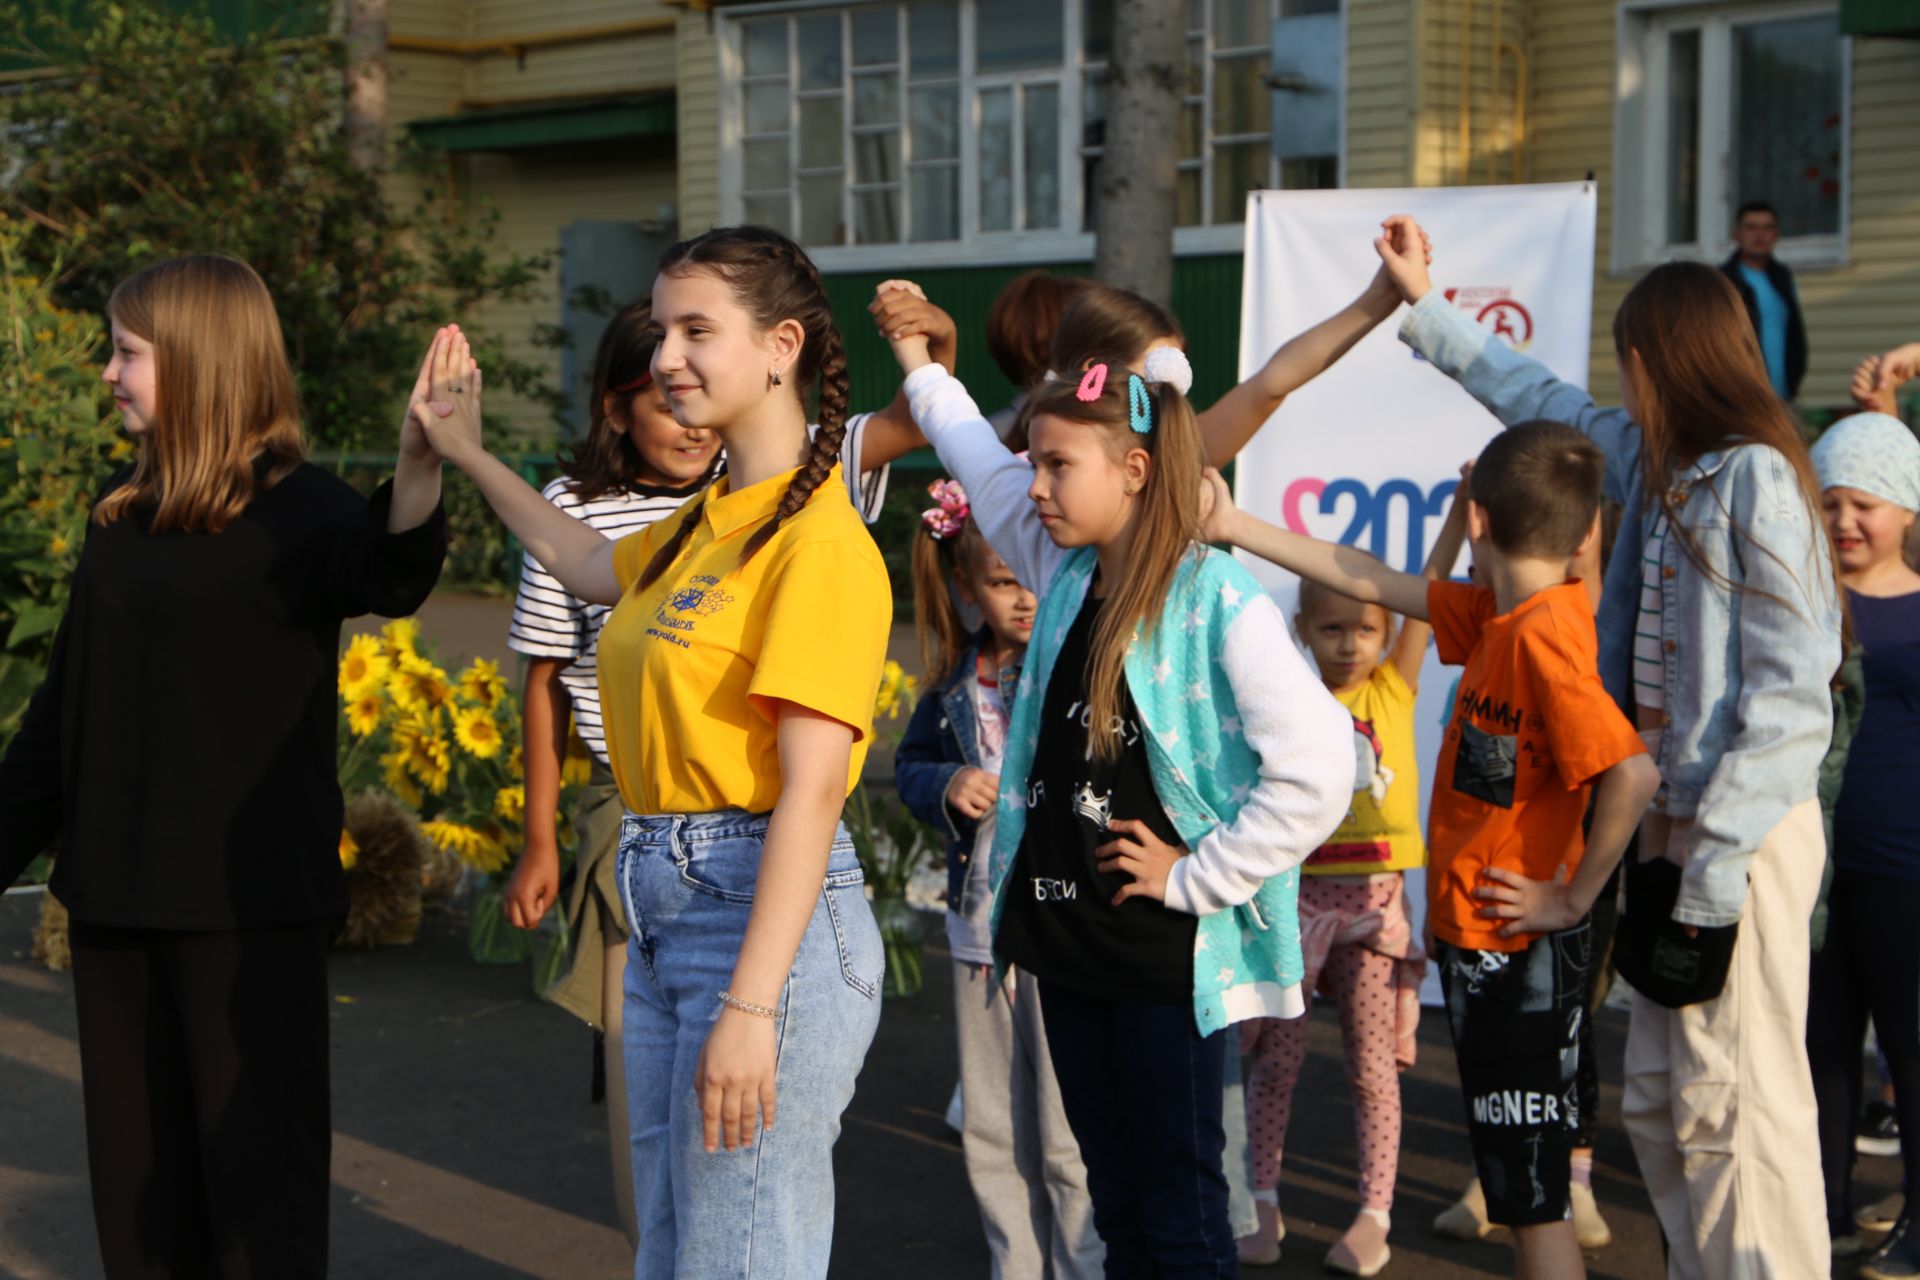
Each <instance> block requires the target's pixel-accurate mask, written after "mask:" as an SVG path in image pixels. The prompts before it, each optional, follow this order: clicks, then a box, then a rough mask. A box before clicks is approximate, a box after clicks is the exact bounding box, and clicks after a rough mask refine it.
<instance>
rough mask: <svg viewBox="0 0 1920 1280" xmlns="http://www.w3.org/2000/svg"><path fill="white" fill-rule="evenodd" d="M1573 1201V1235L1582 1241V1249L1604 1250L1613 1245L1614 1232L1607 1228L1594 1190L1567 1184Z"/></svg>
mask: <svg viewBox="0 0 1920 1280" xmlns="http://www.w3.org/2000/svg"><path fill="white" fill-rule="evenodd" d="M1567 1190H1568V1191H1569V1192H1571V1193H1572V1200H1573V1234H1574V1236H1575V1237H1576V1238H1578V1239H1579V1241H1580V1247H1581V1248H1582V1249H1604V1248H1606V1247H1607V1246H1608V1245H1610V1244H1612V1243H1613V1232H1612V1231H1611V1230H1610V1229H1608V1227H1607V1220H1606V1219H1605V1218H1603V1217H1601V1216H1600V1205H1599V1202H1598V1201H1596V1200H1595V1199H1594V1198H1593V1188H1592V1187H1589V1186H1583V1185H1582V1184H1580V1183H1578V1182H1572V1183H1568V1184H1567Z"/></svg>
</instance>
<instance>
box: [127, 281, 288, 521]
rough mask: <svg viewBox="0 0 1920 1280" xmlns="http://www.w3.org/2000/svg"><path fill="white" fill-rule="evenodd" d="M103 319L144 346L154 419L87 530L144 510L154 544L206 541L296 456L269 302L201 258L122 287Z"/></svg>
mask: <svg viewBox="0 0 1920 1280" xmlns="http://www.w3.org/2000/svg"><path fill="white" fill-rule="evenodd" d="M107 314H108V315H109V316H110V317H112V318H113V320H114V321H115V322H117V323H118V324H119V325H120V326H121V327H122V328H124V329H126V330H128V331H130V332H132V333H135V334H138V335H139V336H140V337H142V338H144V339H146V340H147V341H148V342H151V343H152V344H153V361H154V370H153V372H154V378H153V390H154V410H153V421H152V423H151V424H150V425H149V426H148V429H147V431H146V433H145V434H144V435H142V436H141V437H139V440H138V449H139V455H138V457H137V459H136V460H135V462H134V466H133V476H132V478H131V479H129V480H128V481H127V483H126V484H124V485H122V486H120V487H119V488H117V489H115V490H114V491H113V492H112V493H109V494H108V495H107V496H106V497H105V498H103V499H101V500H100V504H99V505H98V506H96V507H95V508H94V510H93V520H94V523H96V524H103V525H104V524H109V523H111V522H112V521H114V520H117V519H119V518H120V517H121V516H123V515H125V514H126V513H127V512H128V511H130V510H133V509H134V508H136V507H152V508H153V509H154V514H153V524H152V529H153V532H155V533H170V532H175V531H178V532H183V533H218V532H219V531H220V530H222V529H224V528H226V527H227V526H228V525H229V524H231V523H232V522H233V521H234V520H236V519H238V518H239V516H240V513H241V512H243V511H245V510H246V509H247V505H248V504H249V503H251V502H252V501H253V499H254V496H255V495H256V494H257V493H259V492H261V491H263V490H266V489H271V488H272V487H273V486H274V485H276V484H278V483H280V481H282V480H284V479H286V477H287V476H288V475H289V474H291V473H292V471H293V469H294V468H295V467H297V466H298V465H300V459H301V458H302V457H304V456H305V453H306V449H305V445H304V443H303V442H302V439H301V432H300V403H299V395H298V393H297V392H296V391H295V390H294V385H293V370H292V368H291V367H289V365H288V364H287V347H286V342H285V340H284V339H283V338H282V337H281V336H280V317H279V316H278V315H276V314H275V312H274V309H273V297H272V295H270V294H269V293H268V292H267V286H266V285H265V283H263V282H262V281H261V279H260V277H259V276H258V275H257V274H255V273H254V270H253V268H252V267H249V266H248V265H247V264H246V263H244V262H241V261H239V260H238V259H236V258H227V257H222V256H219V255H216V254H207V253H202V254H194V255H192V256H190V257H185V258H169V259H168V260H166V261H165V262H156V263H154V264H153V265H152V266H150V267H146V268H144V269H142V270H140V271H137V272H135V273H134V274H133V275H131V276H128V277H127V278H126V279H125V280H122V281H121V282H120V284H119V286H118V287H117V288H115V289H114V291H113V296H112V297H110V298H109V299H107ZM263 460H264V462H265V464H266V469H265V472H264V473H263V474H261V475H258V476H256V474H255V464H256V463H258V462H261V461H263Z"/></svg>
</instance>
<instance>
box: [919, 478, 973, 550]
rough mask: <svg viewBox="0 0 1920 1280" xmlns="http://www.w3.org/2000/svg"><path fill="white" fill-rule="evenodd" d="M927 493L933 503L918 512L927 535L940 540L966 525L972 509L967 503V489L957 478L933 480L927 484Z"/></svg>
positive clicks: (937, 540) (957, 531) (951, 535)
mask: <svg viewBox="0 0 1920 1280" xmlns="http://www.w3.org/2000/svg"><path fill="white" fill-rule="evenodd" d="M927 493H928V495H929V496H930V497H932V498H933V500H934V503H935V505H934V506H932V507H929V508H927V509H926V510H925V511H922V512H921V513H920V523H921V524H923V525H925V526H926V528H927V536H928V537H930V538H932V539H933V540H934V541H935V542H941V541H944V540H946V539H947V538H951V537H953V536H954V535H955V534H957V533H959V532H960V531H961V530H962V529H964V528H966V527H967V518H968V517H969V516H971V515H972V514H973V511H972V508H970V507H969V506H968V505H967V491H966V490H965V489H962V488H961V487H960V482H959V481H958V480H935V481H934V482H933V483H932V484H930V485H928V486H927Z"/></svg>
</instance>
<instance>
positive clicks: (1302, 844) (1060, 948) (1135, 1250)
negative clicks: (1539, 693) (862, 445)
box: [893, 338, 1354, 1275]
mask: <svg viewBox="0 0 1920 1280" xmlns="http://www.w3.org/2000/svg"><path fill="white" fill-rule="evenodd" d="M893 345H894V350H895V354H896V356H898V357H899V358H900V361H901V364H902V365H903V367H905V368H906V369H907V370H908V378H907V382H906V390H907V394H908V397H909V401H910V403H911V406H912V409H913V416H914V420H915V421H916V422H917V423H918V424H919V425H920V428H921V429H922V430H923V431H924V432H925V433H926V435H927V439H928V440H929V442H930V443H932V445H933V446H934V448H935V449H936V450H937V451H938V452H939V454H940V457H941V461H942V462H943V463H945V464H946V466H947V467H948V469H949V470H950V471H952V472H953V474H954V475H955V476H956V477H957V478H958V479H959V480H960V482H961V483H962V484H963V485H964V486H965V487H966V492H967V495H968V498H969V500H970V503H971V507H972V513H973V516H974V519H976V520H977V521H978V522H979V524H980V527H981V530H982V531H983V532H984V533H985V534H986V537H987V541H988V542H989V544H990V545H992V547H993V549H994V550H995V551H996V552H998V553H999V554H1000V555H1001V557H1002V558H1004V559H1005V560H1006V562H1007V564H1008V566H1009V567H1010V568H1012V569H1013V571H1014V573H1015V575H1016V576H1017V577H1018V578H1019V579H1020V580H1021V581H1023V582H1028V583H1032V584H1034V585H1035V586H1036V588H1037V590H1038V592H1039V596H1040V605H1039V611H1038V614H1037V615H1036V618H1035V622H1034V645H1033V647H1032V648H1031V649H1030V651H1029V654H1028V660H1027V662H1026V663H1025V665H1024V667H1023V669H1022V672H1021V677H1020V689H1019V693H1018V696H1017V697H1016V699H1015V701H1014V708H1013V717H1012V722H1011V724H1010V726H1009V730H1008V736H1007V752H1006V758H1005V761H1004V764H1003V767H1002V770H1001V783H1000V790H999V798H998V804H997V807H996V809H995V811H994V823H995V835H994V848H993V856H992V859H991V867H990V871H991V880H992V888H993V890H994V894H995V901H994V911H993V914H994V917H995V921H994V950H995V954H996V959H997V960H998V961H1000V962H1001V963H1003V964H1004V963H1017V964H1018V965H1020V967H1021V968H1022V969H1024V970H1026V971H1027V972H1030V973H1032V974H1034V976H1035V977H1036V978H1037V979H1038V982H1039V987H1040V994H1041V1001H1040V1004H1041V1012H1042V1015H1043V1017H1044V1019H1045V1024H1046V1032H1047V1043H1048V1049H1049V1052H1050V1055H1051V1057H1052V1060H1053V1066H1054V1070H1055V1073H1056V1075H1057V1077H1058V1080H1059V1083H1060V1092H1061V1100H1062V1102H1063V1104H1064V1107H1065V1110H1066V1114H1067V1119H1068V1121H1069V1123H1070V1124H1071V1126H1072V1129H1073V1133H1074V1136H1075V1138H1076V1139H1077V1140H1078V1141H1079V1144H1080V1149H1081V1155H1082V1157H1083V1158H1084V1159H1085V1161H1086V1166H1087V1184H1088V1189H1089V1191H1090V1192H1091V1194H1092V1198H1093V1211H1094V1223H1095V1226H1096V1228H1097V1229H1098V1231H1099V1233H1100V1237H1101V1239H1102V1241H1103V1242H1104V1243H1105V1245H1106V1249H1107V1258H1108V1262H1107V1267H1108V1273H1109V1274H1115V1275H1117V1274H1135V1273H1139V1274H1175V1273H1202V1272H1204V1273H1207V1274H1213V1273H1220V1274H1228V1275H1231V1274H1234V1270H1235V1267H1236V1259H1235V1253H1236V1250H1235V1245H1234V1238H1233V1233H1232V1230H1231V1228H1230V1227H1229V1225H1228V1220H1227V1183H1226V1177H1225V1174H1224V1172H1223V1170H1222V1166H1221V1150H1222V1147H1223V1144H1224V1141H1225V1138H1224V1132H1223V1128H1222V1089H1221V1083H1220V1082H1221V1079H1222V1071H1223V1068H1224V1058H1225V1052H1226V1041H1225V1037H1224V1036H1222V1035H1221V1034H1220V1032H1221V1031H1222V1030H1224V1029H1225V1028H1226V1027H1227V1026H1228V1025H1230V1024H1232V1023H1235V1022H1239V1021H1244V1020H1245V1019H1247V1018H1251V1017H1262V1016H1268V1017H1271V1016H1298V1015H1299V1014H1300V1013H1301V1012H1302V1011H1303V1009H1304V1001H1303V999H1302V995H1301V991H1300V986H1299V983H1300V978H1301V974H1302V966H1301V959H1300V947H1299V922H1298V907H1297V896H1296V895H1297V892H1298V885H1299V870H1298V868H1299V864H1300V863H1301V862H1302V861H1303V860H1304V859H1305V858H1306V856H1307V854H1308V853H1309V852H1311V851H1312V850H1313V849H1314V848H1316V847H1318V846H1319V844H1320V843H1321V842H1322V841H1324V840H1325V838H1326V836H1327V835H1328V834H1329V833H1331V832H1332V831H1333V829H1334V828H1335V827H1336V826H1337V825H1338V824H1339V821H1340V819H1341V818H1342V817H1343V816H1344V814H1345V812H1346V807H1347V802H1348V799H1349V798H1350V796H1351V794H1352V788H1353V773H1354V768H1353V754H1352V745H1351V744H1352V727H1353V722H1352V718H1351V717H1350V716H1349V715H1348V714H1347V713H1346V711H1345V710H1344V709H1343V708H1342V707H1341V706H1340V705H1339V703H1337V702H1336V701H1335V700H1334V699H1333V697H1332V696H1331V695H1330V694H1328V693H1327V691H1326V689H1325V688H1324V686H1322V685H1321V683H1320V682H1319V681H1318V680H1316V679H1315V678H1314V676H1313V674H1312V672H1311V671H1310V670H1309V669H1308V667H1307V665H1306V662H1305V661H1304V660H1303V659H1302V658H1301V656H1300V653H1299V651H1298V650H1297V649H1296V648H1294V646H1293V645H1292V643H1291V642H1290V641H1289V640H1288V638H1287V633H1286V623H1285V621H1284V620H1283V619H1282V618H1281V616H1280V612H1279V609H1278V608H1277V607H1276V606H1275V605H1274V603H1273V601H1272V600H1271V599H1270V598H1269V597H1268V596H1267V595H1266V593H1265V592H1264V591H1262V590H1261V588H1260V586H1259V584H1258V583H1257V582H1256V581H1255V580H1254V578H1253V577H1252V575H1251V574H1249V573H1248V572H1247V571H1246V570H1245V569H1243V568H1242V567H1241V566H1240V565H1239V564H1238V563H1237V562H1236V561H1234V560H1233V559H1232V558H1231V557H1230V556H1227V555H1225V554H1223V553H1220V552H1216V551H1210V550H1207V549H1206V548H1204V547H1202V546H1199V545H1197V543H1196V539H1197V535H1198V533H1199V529H1200V510H1199V501H1200V478H1201V464H1202V457H1201V447H1200V439H1199V432H1198V428H1197V427H1196V425H1195V422H1194V416H1193V411H1192V408H1191V407H1190V406H1189V405H1188V404H1187V401H1186V397H1185V396H1184V395H1183V394H1182V392H1181V391H1180V390H1179V388H1178V386H1176V385H1173V383H1172V379H1174V378H1177V377H1178V376H1179V371H1176V370H1172V369H1169V368H1167V367H1166V365H1165V361H1166V360H1167V359H1177V360H1180V362H1181V363H1182V364H1184V359H1183V358H1181V357H1179V356H1178V355H1177V353H1169V354H1168V355H1166V356H1163V357H1161V360H1162V363H1161V364H1160V365H1158V366H1156V364H1155V362H1154V361H1153V360H1151V359H1150V360H1149V361H1147V362H1146V369H1145V372H1146V377H1144V378H1142V377H1141V376H1139V375H1137V374H1134V373H1131V372H1130V371H1129V370H1128V369H1127V367H1126V366H1125V365H1123V364H1119V363H1117V362H1110V361H1105V360H1102V361H1099V362H1096V363H1095V364H1094V365H1093V366H1092V368H1090V369H1089V370H1088V371H1087V373H1086V376H1085V377H1084V378H1078V379H1076V380H1075V381H1072V382H1063V383H1057V384H1052V385H1049V386H1043V387H1041V388H1039V389H1037V390H1036V392H1035V394H1034V397H1033V400H1032V401H1031V402H1030V406H1029V408H1030V413H1031V422H1032V433H1031V441H1032V455H1031V457H1032V461H1031V462H1029V461H1026V460H1023V459H1020V458H1017V457H1015V456H1014V455H1013V454H1011V453H1010V452H1008V450H1007V448H1006V447H1005V446H1004V445H1003V444H1001V442H1000V441H999V439H998V438H997V437H996V436H995V435H994V432H993V429H992V427H991V426H989V425H988V423H987V421H986V419H985V418H984V417H983V416H982V415H981V414H980V412H979V410H978V408H976V407H975V405H974V403H973V401H972V399H971V398H970V397H969V396H968V395H967V393H966V391H965V389H964V388H962V387H961V386H960V384H959V383H958V382H956V381H955V380H954V379H953V378H952V377H951V375H949V374H947V373H946V372H945V371H944V370H941V369H938V368H935V367H933V366H931V364H930V363H929V361H928V359H927V356H926V355H925V352H924V344H923V343H921V342H920V341H919V340H918V339H914V338H904V339H898V340H896V341H895V342H894V344H893Z"/></svg>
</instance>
